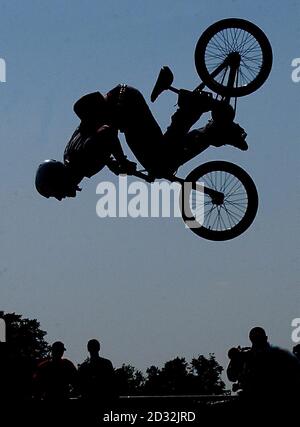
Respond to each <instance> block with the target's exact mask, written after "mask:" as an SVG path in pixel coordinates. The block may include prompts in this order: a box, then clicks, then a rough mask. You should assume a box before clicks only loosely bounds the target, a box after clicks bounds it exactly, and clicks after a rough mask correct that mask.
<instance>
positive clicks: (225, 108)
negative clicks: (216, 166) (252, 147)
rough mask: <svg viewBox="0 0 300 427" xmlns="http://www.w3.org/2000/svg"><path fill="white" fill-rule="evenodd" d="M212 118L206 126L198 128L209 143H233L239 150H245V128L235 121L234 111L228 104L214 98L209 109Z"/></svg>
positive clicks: (218, 144) (246, 146)
mask: <svg viewBox="0 0 300 427" xmlns="http://www.w3.org/2000/svg"><path fill="white" fill-rule="evenodd" d="M211 117H212V120H210V121H209V122H208V124H207V125H206V126H204V127H203V128H201V129H199V131H200V132H201V134H202V135H203V134H204V135H205V136H206V138H208V140H209V141H210V144H211V145H213V146H215V147H221V146H222V145H226V144H229V145H233V146H234V147H236V148H239V149H241V150H247V149H248V145H247V143H246V141H245V138H246V136H247V134H246V132H245V130H244V129H243V128H241V127H240V126H239V125H238V124H237V123H235V122H234V121H233V120H234V117H235V111H234V109H233V108H232V106H231V105H230V104H228V103H227V102H224V101H218V100H215V102H214V105H213V108H212V110H211Z"/></svg>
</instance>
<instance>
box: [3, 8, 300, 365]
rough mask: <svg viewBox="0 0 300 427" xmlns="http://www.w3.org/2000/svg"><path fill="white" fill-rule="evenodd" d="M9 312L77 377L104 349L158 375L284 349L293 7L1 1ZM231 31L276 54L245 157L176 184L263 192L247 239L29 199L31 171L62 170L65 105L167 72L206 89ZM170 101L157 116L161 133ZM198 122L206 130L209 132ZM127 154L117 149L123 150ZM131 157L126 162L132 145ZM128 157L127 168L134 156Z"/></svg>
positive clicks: (247, 115)
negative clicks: (248, 352) (224, 172)
mask: <svg viewBox="0 0 300 427" xmlns="http://www.w3.org/2000/svg"><path fill="white" fill-rule="evenodd" d="M0 6H1V16H0V34H1V38H0V57H2V58H4V59H5V61H6V64H7V82H6V83H1V84H0V90H1V101H0V115H1V119H2V120H1V126H0V138H1V141H2V143H1V144H0V154H1V155H0V162H1V168H0V170H1V176H2V179H1V180H0V191H1V199H0V200H1V223H0V236H1V246H0V278H1V286H0V301H1V308H2V309H3V310H5V311H15V312H17V313H22V314H23V315H24V316H26V317H34V318H37V319H38V320H39V321H40V322H41V325H42V327H43V328H44V329H45V330H47V331H48V339H49V341H53V340H56V339H61V340H63V341H64V342H65V344H66V347H67V349H68V351H67V354H66V355H67V356H68V357H69V358H71V359H73V360H74V361H76V362H79V361H81V360H82V359H83V358H84V357H85V355H86V352H85V344H86V342H87V340H88V339H89V338H91V337H97V338H99V339H100V340H101V342H102V344H103V354H104V355H105V356H106V357H109V358H111V360H112V361H113V363H114V365H115V366H120V364H122V363H123V362H124V363H131V364H133V365H134V366H136V367H137V368H139V369H145V367H147V366H149V365H151V364H157V365H159V366H161V365H162V364H163V363H164V362H165V361H166V360H169V359H171V358H173V357H176V356H177V355H179V356H185V357H187V359H191V358H192V357H193V356H196V355H198V354H199V353H200V354H208V353H209V352H214V353H215V354H216V356H217V358H218V360H219V361H220V363H222V364H224V365H226V363H227V358H226V354H227V349H228V348H229V347H230V346H232V345H237V344H241V345H247V344H248V340H247V335H248V331H249V329H250V328H251V327H252V326H254V325H256V324H260V325H262V326H264V327H265V328H266V330H267V332H268V334H269V336H270V339H271V341H272V342H274V343H276V344H279V345H282V346H284V347H288V348H291V347H292V345H293V343H292V342H291V332H292V330H291V321H292V319H293V318H295V317H300V304H299V303H300V293H299V207H300V206H299V172H298V171H299V95H300V84H296V83H293V82H292V80H291V72H292V68H291V61H292V59H293V58H295V57H300V48H299V36H300V24H299V22H300V21H299V17H300V10H299V4H298V2H296V1H286V2H281V1H270V0H268V1H265V2H261V1H258V0H253V1H251V2H250V1H249V2H248V1H239V0H236V1H229V0H224V1H223V2H219V1H214V0H213V1H212V0H210V1H206V0H205V1H202V2H199V1H194V0H189V1H185V0H159V1H158V0H154V1H153V0H152V1H138V0H122V1H120V0H119V1H112V0H110V1H104V0H103V1H93V0H91V1H89V2H82V1H76V0H75V1H66V0H63V1H57V0H53V1H51V2H48V1H45V0H43V1H32V0H27V1H26V2H24V1H21V0H19V1H16V0H10V1H3V0H1V1H0ZM225 17H241V18H245V19H248V20H250V21H253V22H255V23H256V24H257V25H259V26H260V27H261V28H262V29H263V30H264V31H265V33H266V34H267V35H268V37H269V39H270V41H271V44H272V47H273V52H274V64H273V69H272V73H271V75H270V78H269V79H268V81H267V82H266V83H265V84H264V86H263V87H262V88H261V89H260V90H259V91H257V92H256V93H254V94H251V95H250V96H248V97H245V98H242V99H240V101H239V103H238V114H237V117H236V120H237V121H238V122H239V123H240V124H241V125H242V126H243V127H244V128H245V129H246V131H247V132H248V139H247V140H248V143H249V146H250V148H249V150H248V152H246V153H244V152H239V151H238V150H235V149H234V148H230V147H224V148H219V149H217V148H211V149H209V150H207V152H206V153H205V154H203V155H202V156H201V157H198V158H197V159H195V160H193V161H192V162H190V163H189V164H188V165H186V166H184V167H183V168H182V169H181V170H180V175H181V176H185V175H187V173H188V172H189V171H190V170H192V168H193V167H195V166H196V165H198V164H200V163H201V162H204V161H207V160H215V159H226V160H228V161H232V162H236V163H238V164H239V165H241V166H242V167H244V168H245V169H246V170H247V171H248V172H249V173H250V174H251V176H252V177H253V179H254V180H255V182H256V184H257V187H258V191H259V196H260V206H259V212H258V216H257V218H256V220H255V222H254V224H253V226H252V227H251V228H250V229H249V230H248V231H247V232H246V233H245V234H244V235H242V236H240V237H239V238H237V239H235V240H233V241H228V242H220V243H218V242H209V241H205V240H203V239H199V238H197V237H195V235H193V233H191V232H189V231H188V230H187V229H185V227H184V225H183V223H182V221H181V220H180V219H99V218H98V217H97V216H96V203H97V200H98V196H97V195H96V186H97V184H98V183H99V182H100V180H103V179H104V180H108V179H110V180H112V181H113V182H116V177H114V176H112V175H110V174H109V172H108V171H103V172H102V173H101V174H99V176H96V177H94V178H92V179H91V180H86V181H85V182H84V185H83V187H84V190H83V191H82V193H81V194H80V195H79V196H78V197H77V198H76V199H75V200H66V201H64V202H63V203H58V202H56V201H55V200H46V199H43V198H41V197H39V195H38V194H37V193H36V192H35V189H34V173H35V169H36V166H37V165H38V164H39V162H40V161H42V160H43V159H45V158H57V159H61V157H62V154H63V150H64V145H65V143H66V141H67V139H68V137H69V136H70V134H71V133H72V131H73V129H74V128H75V127H76V126H77V124H78V120H77V119H76V117H75V116H74V114H73V111H72V105H73V103H74V101H75V100H76V99H77V98H78V97H80V96H81V95H82V94H84V93H87V92H90V91H95V90H100V91H103V92H106V91H108V90H109V89H111V88H112V87H114V86H115V85H116V84H118V83H128V84H130V85H133V86H135V87H137V88H138V89H140V90H141V92H142V93H143V94H144V96H145V98H146V99H147V100H148V101H149V102H150V93H151V90H152V87H153V84H154V82H155V79H156V76H157V73H158V71H159V69H160V67H161V66H162V65H169V66H170V67H171V68H172V70H173V72H174V75H175V82H174V84H175V85H176V86H178V87H185V88H187V89H192V88H193V87H195V86H196V85H197V83H198V77H197V74H196V71H195V66H194V62H193V61H194V60H193V53H194V48H195V45H196V42H197V39H198V37H199V36H200V34H201V32H202V31H203V30H204V29H205V28H206V27H207V26H209V25H210V24H212V23H213V22H215V21H217V20H218V19H222V18H225ZM175 104H176V97H175V96H174V94H171V93H170V94H165V95H162V96H161V97H160V98H159V99H158V100H157V102H156V103H155V104H152V105H151V109H152V111H153V113H154V115H155V117H156V118H157V120H158V122H159V123H160V125H161V127H162V128H163V129H165V128H166V126H167V125H168V123H169V118H170V116H171V114H172V113H173V112H174V111H175V108H174V105H175ZM204 122H205V121H203V122H202V123H204ZM123 142H124V141H123ZM124 149H125V151H126V152H127V154H129V151H128V150H127V148H126V145H125V143H124ZM129 155H130V154H129Z"/></svg>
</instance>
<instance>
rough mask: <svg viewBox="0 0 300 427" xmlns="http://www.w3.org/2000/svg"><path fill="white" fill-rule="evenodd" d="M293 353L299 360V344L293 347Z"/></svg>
mask: <svg viewBox="0 0 300 427" xmlns="http://www.w3.org/2000/svg"><path fill="white" fill-rule="evenodd" d="M293 353H294V355H295V356H296V357H298V359H299V360H300V344H297V345H295V346H294V347H293Z"/></svg>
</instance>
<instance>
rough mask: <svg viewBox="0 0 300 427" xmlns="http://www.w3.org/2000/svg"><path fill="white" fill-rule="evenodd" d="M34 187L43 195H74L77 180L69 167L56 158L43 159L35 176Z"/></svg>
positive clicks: (59, 197)
mask: <svg viewBox="0 0 300 427" xmlns="http://www.w3.org/2000/svg"><path fill="white" fill-rule="evenodd" d="M35 187H36V189H37V191H38V192H39V193H40V194H41V195H42V196H44V197H47V198H49V197H55V198H56V199H57V200H62V199H64V198H65V197H75V196H76V191H77V190H79V188H78V185H77V181H76V180H75V178H74V177H73V175H72V173H71V170H70V168H68V167H67V166H66V165H64V163H62V162H59V161H57V160H45V161H44V162H43V163H41V164H40V165H39V167H38V170H37V172H36V176H35Z"/></svg>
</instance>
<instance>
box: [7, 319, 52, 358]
mask: <svg viewBox="0 0 300 427" xmlns="http://www.w3.org/2000/svg"><path fill="white" fill-rule="evenodd" d="M3 318H4V320H5V323H6V341H7V344H8V347H9V348H10V351H11V352H13V353H14V354H15V355H16V356H18V357H25V358H28V359H32V360H39V359H43V358H45V357H46V356H47V354H48V353H49V351H50V347H49V345H48V343H47V342H46V341H45V339H44V337H45V335H46V334H47V332H45V331H43V330H41V329H40V323H39V322H38V321H37V320H36V319H33V320H31V319H27V318H23V317H22V315H20V314H16V313H6V314H4V315H3Z"/></svg>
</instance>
